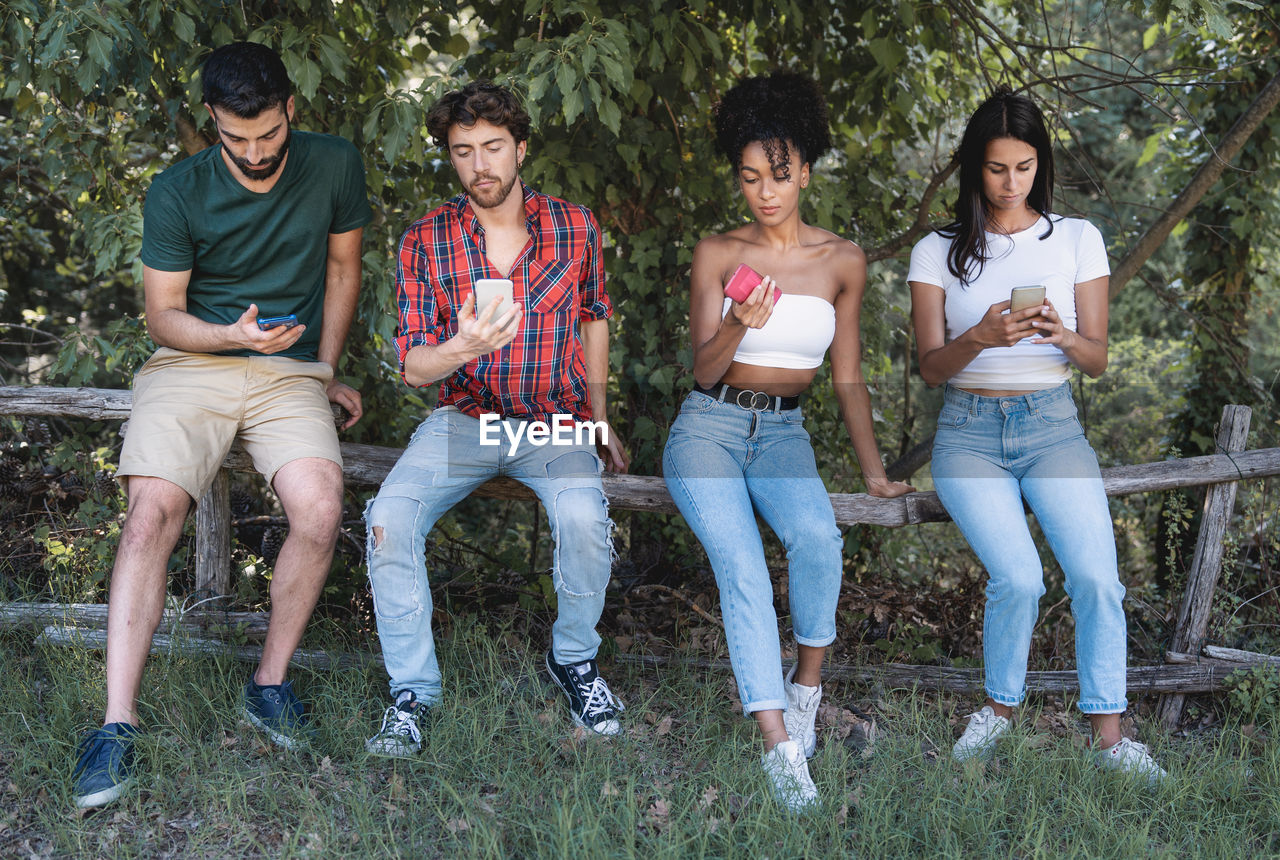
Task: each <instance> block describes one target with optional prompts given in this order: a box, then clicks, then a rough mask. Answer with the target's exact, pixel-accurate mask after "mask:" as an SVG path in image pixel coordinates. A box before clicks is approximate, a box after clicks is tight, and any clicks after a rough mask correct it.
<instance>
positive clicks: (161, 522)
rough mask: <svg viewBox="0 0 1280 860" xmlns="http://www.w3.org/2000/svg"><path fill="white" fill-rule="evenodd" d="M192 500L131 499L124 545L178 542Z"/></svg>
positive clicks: (122, 535) (126, 520)
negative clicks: (131, 543)
mask: <svg viewBox="0 0 1280 860" xmlns="http://www.w3.org/2000/svg"><path fill="white" fill-rule="evenodd" d="M190 507H191V500H190V498H189V497H188V496H187V495H186V494H183V495H182V497H181V498H176V497H175V498H165V497H160V496H155V495H146V496H142V497H139V498H134V499H130V504H129V510H128V513H127V514H126V515H125V521H124V526H123V527H122V529H121V540H122V541H138V542H141V543H145V544H147V545H153V544H156V543H159V542H162V541H176V540H177V538H178V533H179V532H180V531H181V530H182V524H183V522H185V521H186V518H187V511H188V510H189V509H190Z"/></svg>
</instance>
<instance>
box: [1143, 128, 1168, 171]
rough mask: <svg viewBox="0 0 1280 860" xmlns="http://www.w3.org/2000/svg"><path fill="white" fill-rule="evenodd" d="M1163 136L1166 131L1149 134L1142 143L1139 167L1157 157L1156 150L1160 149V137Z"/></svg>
mask: <svg viewBox="0 0 1280 860" xmlns="http://www.w3.org/2000/svg"><path fill="white" fill-rule="evenodd" d="M1163 136H1164V132H1160V131H1157V132H1155V133H1154V134H1150V135H1148V136H1147V140H1146V142H1145V143H1143V145H1142V155H1140V156H1138V164H1137V166H1138V167H1141V166H1142V165H1144V164H1146V163H1147V162H1148V161H1150V160H1151V159H1153V158H1155V157H1156V152H1157V151H1159V149H1160V138H1162V137H1163Z"/></svg>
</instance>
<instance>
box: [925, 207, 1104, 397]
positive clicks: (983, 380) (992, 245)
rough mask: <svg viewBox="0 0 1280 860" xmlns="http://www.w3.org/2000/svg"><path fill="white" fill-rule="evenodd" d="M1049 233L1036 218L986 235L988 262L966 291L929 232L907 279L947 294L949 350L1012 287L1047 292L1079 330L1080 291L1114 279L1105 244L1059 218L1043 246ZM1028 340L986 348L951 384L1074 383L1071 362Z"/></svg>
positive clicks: (1088, 227)
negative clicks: (1088, 283)
mask: <svg viewBox="0 0 1280 860" xmlns="http://www.w3.org/2000/svg"><path fill="white" fill-rule="evenodd" d="M1048 226H1049V225H1048V223H1047V222H1046V221H1045V219H1044V218H1038V219H1037V220H1036V222H1035V223H1034V224H1032V225H1031V226H1030V227H1028V228H1027V229H1025V230H1022V231H1021V232H1018V233H1014V234H1012V235H1008V236H1006V235H1004V234H1002V233H987V254H988V256H989V257H990V258H991V259H989V260H987V262H986V264H985V265H983V267H982V273H981V274H979V275H978V276H977V277H976V278H975V279H974V280H972V281H970V282H969V283H967V284H963V283H961V282H960V279H959V278H957V277H955V276H954V275H952V274H951V272H950V271H949V270H948V269H947V253H948V252H949V251H950V250H951V240H950V239H948V238H947V237H945V236H942V235H941V234H939V233H930V234H929V235H927V236H925V237H924V238H923V239H921V240H920V241H919V242H917V243H916V246H915V247H914V248H912V249H911V268H910V270H909V271H908V274H907V280H908V281H912V282H916V283H922V284H933V285H934V286H936V287H939V288H940V289H941V290H942V291H943V292H944V293H946V299H945V302H946V304H945V309H946V310H945V312H946V319H947V342H948V343H950V342H951V341H953V340H955V339H956V338H958V337H959V336H960V335H962V334H964V333H965V332H966V331H968V330H969V329H971V328H973V326H975V325H977V324H978V322H979V321H980V320H981V319H982V317H983V315H984V314H985V313H986V312H987V309H988V308H990V307H991V306H992V305H993V304H995V303H996V302H1002V301H1006V300H1008V298H1009V291H1010V290H1011V289H1013V288H1014V287H1030V286H1040V285H1043V286H1044V288H1045V297H1046V298H1048V300H1049V301H1051V302H1053V306H1054V307H1055V308H1057V310H1058V313H1059V314H1060V315H1061V316H1062V322H1063V325H1065V326H1066V327H1067V328H1069V329H1071V330H1072V331H1075V330H1076V291H1075V286H1076V284H1079V283H1083V282H1085V281H1091V280H1093V279H1094V278H1101V277H1103V276H1104V275H1109V274H1111V266H1110V264H1109V263H1108V262H1107V249H1106V245H1104V244H1103V241H1102V234H1101V233H1099V232H1098V228H1097V227H1095V226H1093V225H1092V224H1090V223H1089V222H1088V221H1085V220H1084V219H1083V218H1063V217H1060V216H1057V215H1054V216H1053V232H1052V233H1051V234H1049V236H1048V237H1046V238H1044V239H1041V238H1040V237H1041V236H1043V235H1044V232H1045V230H1047V229H1048ZM1031 340H1032V338H1030V337H1028V338H1024V339H1022V340H1020V341H1018V342H1017V343H1015V344H1014V345H1013V346H994V347H989V348H987V349H984V350H983V351H982V352H980V353H978V355H977V356H976V357H975V358H974V359H973V361H971V362H969V364H968V365H967V366H966V367H965V368H964V369H963V370H961V371H960V372H959V373H957V374H956V375H955V376H953V377H951V379H950V380H949V381H950V382H951V384H952V385H955V386H958V387H960V388H996V389H1000V388H1005V389H1025V390H1038V389H1042V388H1052V387H1053V386H1055V385H1059V384H1061V383H1062V382H1064V381H1065V380H1067V379H1070V378H1071V363H1070V362H1069V361H1068V360H1067V357H1066V355H1064V354H1063V352H1062V350H1060V349H1058V347H1057V346H1056V345H1054V344H1045V343H1032V342H1031Z"/></svg>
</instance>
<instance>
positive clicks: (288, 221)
mask: <svg viewBox="0 0 1280 860" xmlns="http://www.w3.org/2000/svg"><path fill="white" fill-rule="evenodd" d="M202 83H203V86H204V101H205V107H206V108H207V109H208V111H209V115H210V116H211V117H212V119H213V124H214V127H215V128H216V129H217V132H218V139H219V141H220V143H219V145H216V146H212V147H209V148H208V149H205V150H203V151H202V152H200V153H198V154H196V155H194V156H191V157H190V158H186V159H184V160H182V161H179V162H178V163H176V164H174V165H173V166H172V167H170V168H169V169H168V170H165V171H164V172H163V173H162V174H160V175H159V176H157V177H156V179H155V181H154V182H153V183H152V186H151V188H150V190H149V191H148V193H147V200H146V206H145V208H144V212H143V236H142V263H143V288H144V291H145V293H146V311H147V324H148V328H149V329H150V332H151V337H152V339H154V340H155V342H156V343H157V344H158V345H159V347H160V348H159V349H158V350H156V353H155V355H153V356H152V357H151V358H150V359H149V360H148V361H147V363H146V364H145V365H143V367H142V369H141V370H139V371H138V374H137V376H136V377H135V379H134V403H133V411H132V414H131V415H130V419H129V424H128V427H127V432H126V435H125V442H124V448H123V450H122V451H121V454H120V468H119V469H118V470H117V472H116V475H117V477H119V478H121V480H122V481H123V482H124V483H125V488H126V491H127V494H128V499H129V506H128V513H127V516H126V519H125V524H124V527H123V529H122V531H121V535H120V546H119V550H118V552H117V554H116V562H115V567H114V569H113V571H112V575H111V593H110V609H109V610H108V616H107V619H108V620H107V656H106V664H107V666H106V671H107V707H106V715H105V719H104V725H103V726H102V728H99V729H94V730H92V731H90V732H88V733H87V734H86V735H85V737H84V739H83V740H82V742H81V744H80V748H79V752H78V761H77V764H76V768H75V772H74V779H75V782H76V785H75V791H74V798H75V803H76V805H77V806H80V807H89V806H100V805H102V804H105V803H110V802H111V801H113V800H115V799H116V798H117V797H119V796H120V795H121V794H122V793H123V792H124V791H125V790H126V788H127V787H128V785H129V783H130V781H131V779H132V775H133V771H134V767H135V764H134V752H133V747H134V739H135V738H136V736H137V735H138V734H139V731H140V729H139V720H138V712H137V707H136V706H137V698H138V692H139V688H140V685H141V681H142V669H143V665H144V663H145V662H146V657H147V653H148V652H149V650H150V647H151V636H152V634H153V633H154V632H155V629H156V626H157V625H158V624H159V622H160V617H161V611H162V609H163V607H164V598H165V584H166V569H167V566H168V559H169V556H170V554H171V553H172V552H173V547H174V545H175V544H176V543H177V540H178V537H179V536H180V535H181V533H182V524H183V521H184V520H185V519H186V516H187V513H188V512H189V511H190V509H191V507H192V505H193V503H194V501H195V500H196V499H199V498H200V497H201V496H202V495H203V494H204V492H205V491H206V490H207V489H208V487H209V486H210V484H211V483H212V482H213V479H214V477H215V475H216V474H217V471H218V469H219V467H220V466H221V464H222V461H223V459H224V458H225V457H226V455H227V452H228V450H229V449H230V446H231V443H232V442H233V441H234V440H237V439H238V440H239V441H240V443H241V444H242V445H243V447H244V448H245V450H246V451H247V452H248V454H249V455H250V456H251V457H252V459H253V463H254V466H255V468H257V469H258V471H260V472H262V474H263V475H264V476H265V477H266V478H267V480H268V481H269V482H270V484H271V486H272V487H273V489H274V490H275V492H276V495H277V496H278V497H279V498H280V502H281V504H282V505H283V506H284V511H285V514H286V515H287V516H288V519H289V537H288V539H287V540H286V541H285V543H284V546H283V547H281V549H280V555H279V558H278V559H277V561H276V565H275V571H274V575H273V577H272V580H271V623H270V627H269V629H268V632H267V639H266V642H265V644H264V646H263V651H262V661H261V663H260V664H259V666H258V669H257V671H256V673H255V674H254V676H253V677H252V678H251V679H250V680H249V682H248V684H247V685H246V687H245V692H244V703H243V716H244V717H245V718H246V719H247V720H248V721H249V722H251V723H253V724H254V725H255V726H257V727H258V728H259V729H261V730H263V731H264V732H266V733H267V735H268V736H269V737H270V738H271V739H272V741H274V742H275V743H277V744H279V745H281V746H285V747H293V746H295V745H297V744H300V743H303V742H305V730H306V722H307V720H306V714H305V709H304V707H303V705H302V703H301V702H300V701H299V700H298V697H297V696H296V695H295V694H294V692H293V690H292V687H291V686H290V683H289V682H288V681H286V680H285V673H286V669H287V667H288V664H289V660H290V659H291V657H292V656H293V652H294V650H295V649H296V648H297V646H298V643H299V642H300V641H301V639H302V633H303V630H304V628H305V627H306V624H307V620H308V619H309V618H310V616H311V611H312V609H313V608H314V606H315V602H316V598H317V597H318V596H319V594H320V589H321V588H322V587H323V585H324V580H325V577H326V576H327V574H328V572H329V566H330V562H331V560H332V557H333V548H334V543H335V542H336V540H337V535H338V529H339V524H340V522H341V517H342V457H341V455H340V453H339V450H338V437H337V432H336V430H335V427H334V422H333V416H332V413H331V411H330V406H329V404H330V403H331V402H332V403H338V404H341V405H342V406H343V407H344V408H345V409H346V410H347V413H348V414H349V416H350V417H349V418H348V420H347V422H346V424H345V425H344V427H343V429H346V427H350V426H351V425H352V424H354V423H355V422H356V421H357V420H358V419H359V417H360V415H361V411H362V410H361V403H360V394H359V392H357V391H355V390H354V389H352V388H349V387H348V386H346V385H343V384H342V383H341V382H338V381H337V380H335V379H334V370H335V368H336V367H337V364H338V359H339V357H340V355H341V353H342V346H343V342H344V341H345V340H346V336H347V329H348V327H349V326H350V323H351V317H352V315H353V313H354V312H355V305H356V297H357V294H358V293H359V289H360V238H361V233H362V230H363V227H364V225H365V224H367V223H368V222H369V220H370V217H371V212H370V209H369V202H368V198H367V195H366V191H365V182H364V168H363V165H362V164H361V161H360V156H359V153H358V152H357V151H356V149H355V147H354V146H352V145H351V143H350V142H348V141H346V140H343V139H342V138H339V137H332V136H330V135H323V134H309V133H306V132H300V131H294V130H292V129H291V127H290V124H291V121H292V119H293V114H294V105H293V96H292V95H291V94H290V89H291V87H290V82H289V77H288V74H287V73H286V71H285V68H284V65H283V63H281V61H280V57H279V56H278V55H277V54H276V53H275V52H274V51H272V50H271V49H270V48H267V47H265V46H263V45H256V44H252V43H248V42H239V43H235V44H230V45H224V46H223V47H221V48H218V49H217V50H215V51H214V52H213V53H212V54H210V56H209V58H208V60H207V61H206V62H205V65H204V69H203V72H202Z"/></svg>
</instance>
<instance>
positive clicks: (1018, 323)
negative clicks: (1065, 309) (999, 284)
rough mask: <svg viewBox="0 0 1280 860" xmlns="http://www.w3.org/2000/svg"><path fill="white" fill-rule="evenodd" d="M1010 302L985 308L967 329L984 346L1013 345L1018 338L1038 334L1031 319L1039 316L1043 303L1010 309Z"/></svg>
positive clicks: (998, 303)
mask: <svg viewBox="0 0 1280 860" xmlns="http://www.w3.org/2000/svg"><path fill="white" fill-rule="evenodd" d="M1009 305H1010V302H1009V300H1008V299H1006V300H1005V301H1003V302H996V303H995V304H993V305H992V306H991V307H989V308H987V312H986V313H985V314H983V315H982V319H981V320H979V321H978V324H977V325H975V326H974V327H973V328H971V329H969V331H970V332H972V334H973V338H974V339H975V340H976V341H977V342H978V344H979V345H980V346H982V347H984V348H989V347H993V346H1013V345H1014V344H1015V343H1017V342H1018V341H1020V340H1023V339H1024V338H1028V337H1034V336H1035V335H1037V334H1040V330H1039V329H1038V328H1036V325H1035V323H1034V322H1032V320H1037V319H1039V318H1040V314H1041V313H1042V311H1043V310H1044V305H1036V306H1035V307H1031V308H1025V309H1023V310H1020V311H1010V312H1009V313H1005V311H1008V310H1009Z"/></svg>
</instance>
